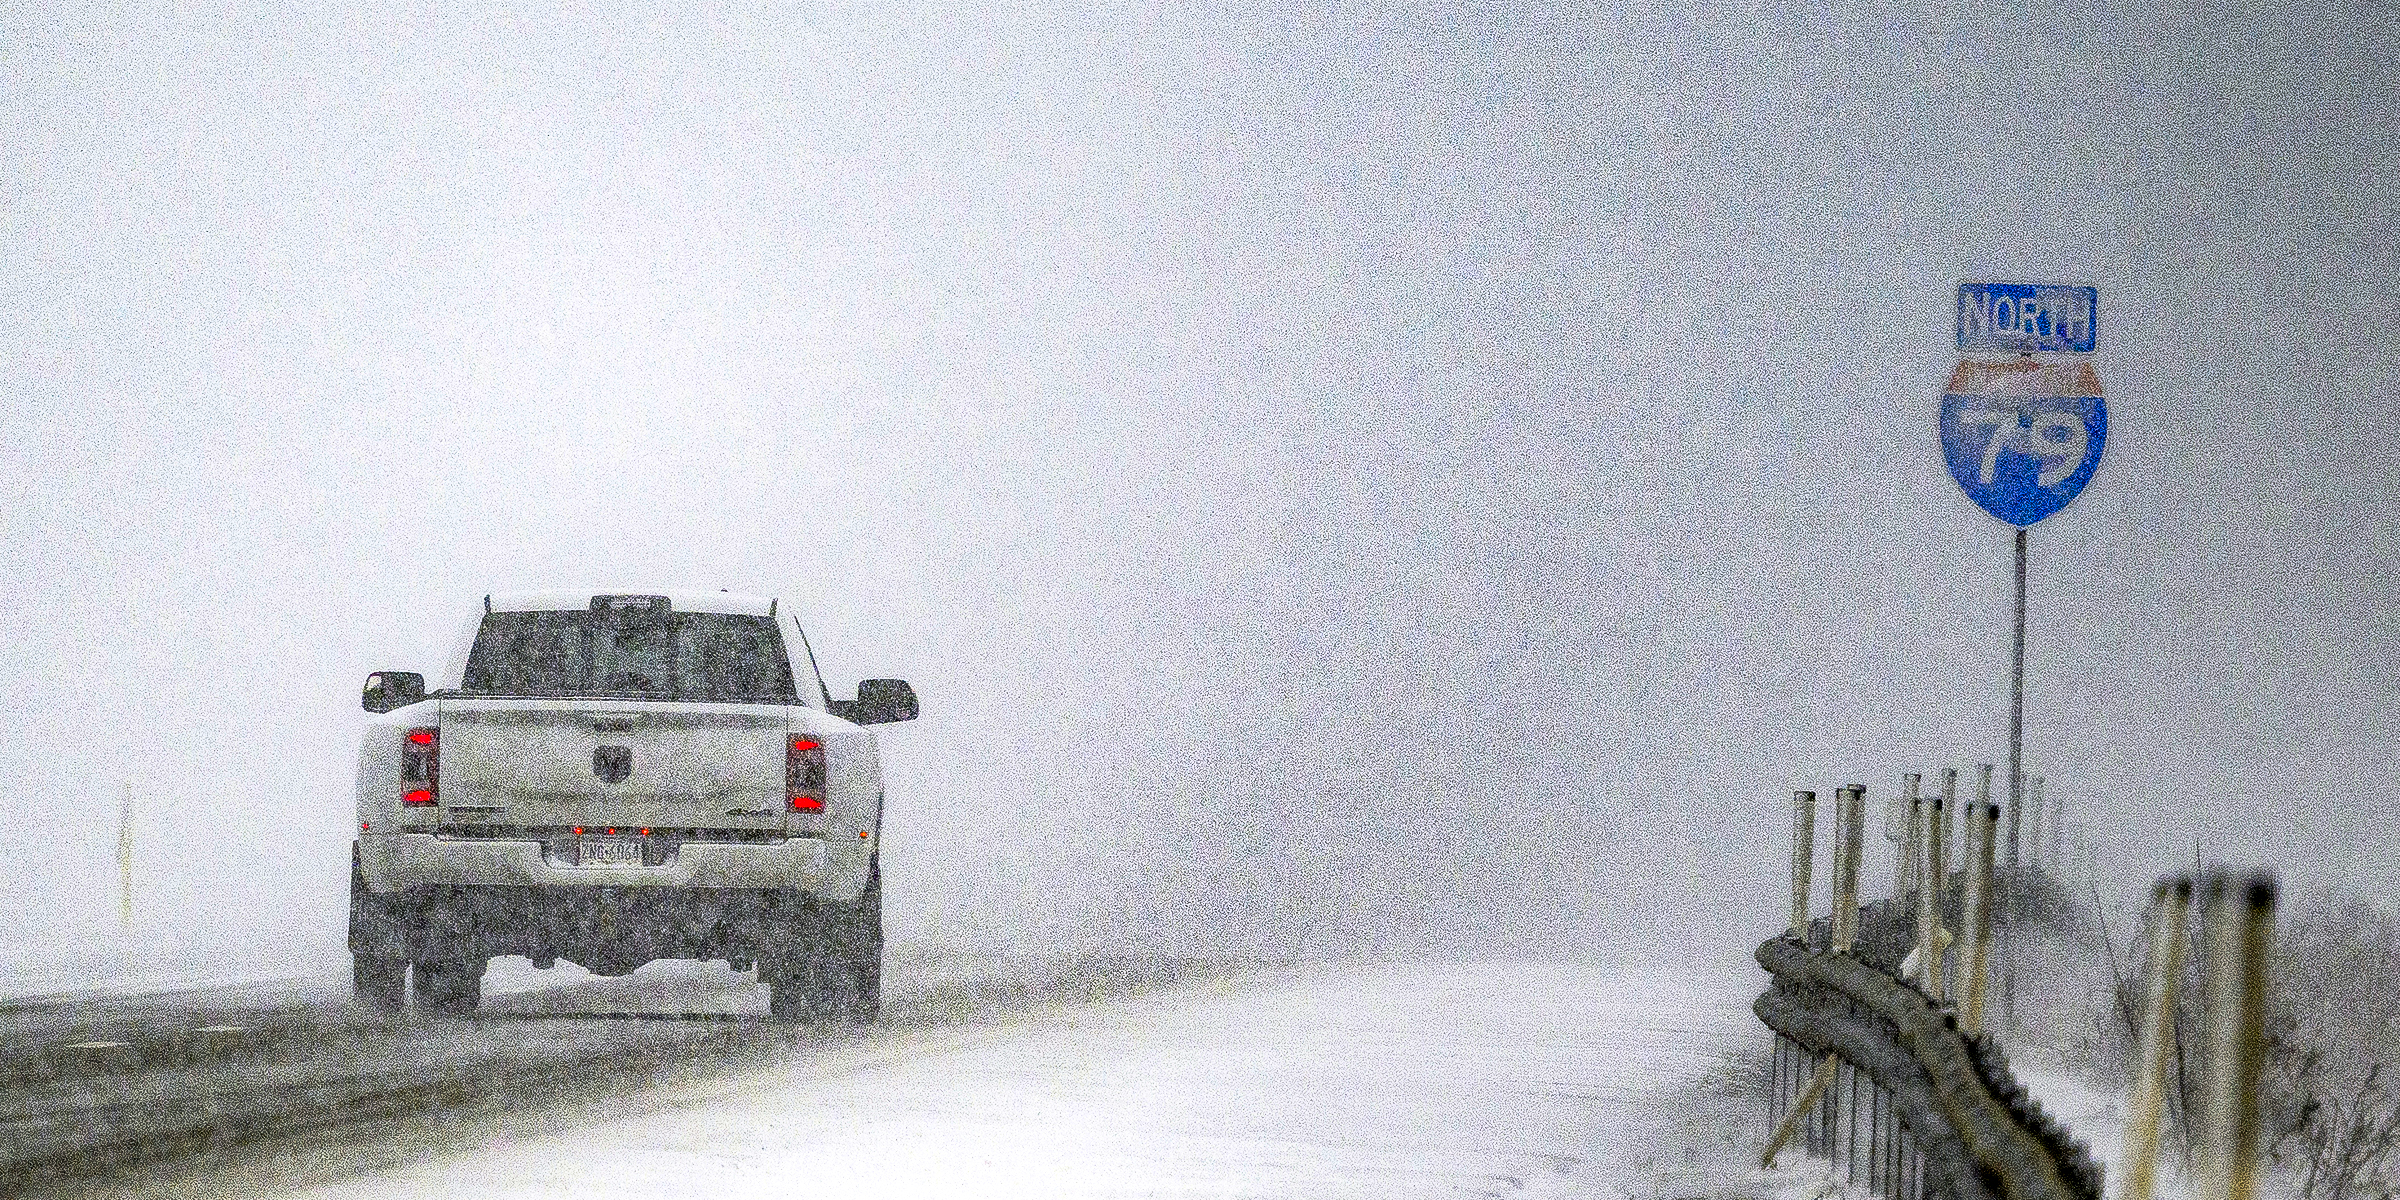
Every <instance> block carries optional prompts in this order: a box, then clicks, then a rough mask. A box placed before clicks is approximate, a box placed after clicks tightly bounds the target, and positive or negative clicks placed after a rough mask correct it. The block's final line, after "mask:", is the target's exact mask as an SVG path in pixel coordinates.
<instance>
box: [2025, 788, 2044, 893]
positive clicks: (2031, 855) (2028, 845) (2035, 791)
mask: <svg viewBox="0 0 2400 1200" xmlns="http://www.w3.org/2000/svg"><path fill="white" fill-rule="evenodd" d="M2025 786H2026V788H2027V789H2028V790H2030V791H2031V792H2032V797H2031V799H2030V800H2028V801H2027V803H2026V811H2025V815H2026V817H2027V818H2028V819H2029V820H2031V821H2032V824H2031V825H2030V826H2028V827H2027V828H2026V830H2025V857H2026V863H2027V865H2029V866H2031V867H2032V868H2033V869H2034V870H2036V871H2039V870H2041V869H2042V862H2043V861H2044V860H2043V858H2042V777H2041V776H2039V775H2036V776H2034V777H2033V778H2031V779H2028V780H2026V781H2025Z"/></svg>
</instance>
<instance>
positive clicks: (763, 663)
mask: <svg viewBox="0 0 2400 1200" xmlns="http://www.w3.org/2000/svg"><path fill="white" fill-rule="evenodd" d="M461 690H463V691H467V692H476V693H481V694H484V695H492V696H567V697H580V696H594V697H610V698H619V699H623V698H633V699H650V700H714V701H743V700H756V701H767V702H771V703H779V704H791V703H795V702H797V701H798V699H799V694H798V692H797V691H796V690H795V689H794V688H793V686H792V668H791V660H790V659H789V658H788V657H786V656H785V654H784V652H783V637H782V635H781V634H780V633H778V632H777V631H776V629H775V619H774V618H773V617H752V616H741V615H738V614H731V613H676V614H674V615H672V616H669V617H667V618H665V619H663V620H661V619H656V618H651V617H648V616H641V617H635V618H627V617H620V616H616V615H613V614H609V613H602V612H584V611H576V612H500V613H487V614H485V616H484V618H483V626H482V628H480V629H478V630H476V632H475V646H474V649H472V650H470V651H468V652H467V672H466V678H465V679H464V680H462V681H461Z"/></svg>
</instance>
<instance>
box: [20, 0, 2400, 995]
mask: <svg viewBox="0 0 2400 1200" xmlns="http://www.w3.org/2000/svg"><path fill="white" fill-rule="evenodd" d="M2395 24H2396V18H2395V16H2394V14H2393V12H2392V10H2390V9H2389V8H2388V7H2378V6H2375V5H2371V4H2369V5H2351V6H2347V7H2344V6H2339V5H2335V6H2320V7H2317V8H2313V9H2312V8H2304V7H2302V6H2288V7H2287V8H2285V9H2282V10H2279V11H2278V12H2276V13H2272V14H2252V15H2236V14H2229V13H2226V12H2223V11H2219V10H2215V9H2210V10H2208V11H2205V12H2194V11H2184V10H2179V9H2174V8H2170V7H2162V6H2155V5H2151V6H2142V7H2140V8H2139V9H2138V10H2137V11H2136V12H2135V13H2133V14H2131V15H2128V14H2119V13H2112V12H2103V11H2090V10H2079V9H2062V8H2059V7H2057V6H2051V5H2043V6H2018V7H2012V6H1998V5H1984V6H1977V7H1974V8H1970V9H1964V10H1960V11H1956V12H1952V13H1947V14H1940V15H1935V16H1927V15H1923V14H1922V13H1921V11H1920V9H1919V8H1918V7H1917V6H1908V7H1906V8H1902V9H1895V10H1893V11H1891V12H1889V13H1864V14H1858V15H1855V16H1853V17H1850V18H1847V19H1845V20H1843V21H1840V22H1829V21H1827V20H1825V19H1824V18H1822V17H1819V16H1815V15H1806V14H1801V13H1798V12H1794V11H1787V10H1784V9H1780V8H1757V9H1751V10H1748V11H1744V12H1742V13H1739V14H1736V15H1729V16H1726V17H1723V18H1704V17H1701V16H1698V15H1695V14H1693V13H1689V12H1684V11H1681V10H1675V11H1667V12H1636V13H1629V14H1625V15H1617V16H1611V15H1598V14H1594V13H1592V12H1590V11H1588V10H1587V8H1586V6H1581V5H1565V6H1560V7H1559V8H1558V9H1557V10H1544V9H1533V8H1527V9H1519V10H1509V11H1503V12H1486V13H1481V14H1470V13H1462V12H1456V11H1450V10H1446V9H1440V8H1432V7H1420V8H1411V9H1406V10H1403V9H1399V8H1386V7H1374V8H1360V9H1338V10H1331V11H1328V10H1318V9H1308V10H1294V9H1268V8H1225V9H1206V8H1201V7H1197V6H1186V5H1175V6H1168V7H1166V8H1165V9H1164V10H1163V11H1158V10H1146V9H1134V8H1114V9H1108V10H1105V11H1095V10H1085V11H1080V12H1076V13H1064V14H1062V13H1043V12H1036V11H1026V10H1018V11H1012V12H1010V13H1007V14H999V15H996V14H993V13H990V12H985V11H980V10H978V9H977V8H974V7H962V8H960V9H956V10H952V9H943V8H920V9H909V10H896V9H889V8H871V7H859V8H838V7H832V6H806V5H798V6H775V7H772V8H767V7H744V8H739V9H720V10H713V11H710V12H706V13H686V12H682V11H679V10H662V11H660V12H657V13H652V14H646V15H645V14H630V15H629V14H626V13H623V12H616V11H590V10H533V9H522V10H517V11H514V12H513V13H511V14H508V15H503V16H482V15H468V14H461V13H455V12H448V11H442V10H435V9H413V8H412V9H405V10H392V9H390V8H388V7H378V8H374V9H361V10H357V11H339V10H321V9H306V10H302V9H288V10H276V11H272V12H261V13H255V14H251V15H245V16H239V17H222V18H220V17H181V16H173V17H162V16H157V15H153V14H143V13H138V12H113V13H111V12H103V13H100V14H97V15H95V14H94V13H93V12H91V11H90V10H89V8H88V7H87V6H82V5H76V6H69V7H66V8H61V9H55V10H54V9H47V8H42V7H38V6H32V5H22V4H10V5H6V6H5V7H0V26H4V27H5V36H0V415H4V418H5V426H4V428H5V431H6V436H5V437H4V438H0V594H5V596H6V597H7V600H8V604H9V607H10V608H11V610H12V611H13V613H14V614H15V633H14V635H13V636H11V637H10V638H8V639H6V640H5V641H4V642H0V729H4V730H5V733H4V734H0V772H4V773H5V776H6V778H7V779H8V781H9V783H8V785H7V789H6V793H5V799H0V837H4V838H5V840H6V842H7V843H8V844H10V845H13V846H16V847H18V848H19V850H18V854H19V855H20V857H21V861H20V862H19V864H18V865H17V866H15V867H13V868H12V870H11V871H10V872H8V873H7V878H6V880H5V881H4V882H0V903H5V904H7V905H9V906H10V907H12V908H18V909H19V911H21V912H24V913H28V914H31V915H30V918H29V919H28V920H27V921H26V922H25V923H24V927H23V929H22V931H12V932H11V933H9V934H0V937H10V936H14V937H20V938H24V939H27V940H32V941H41V940H45V939H54V938H78V937H84V936H88V935H91V931H92V930H93V928H94V927H95V925H104V924H106V920H105V918H106V917H107V916H108V915H109V913H110V910H111V909H112V907H113V899H112V895H113V878H112V874H111V872H112V866H111V857H110V852H111V847H112V845H113V839H114V815H115V808H116V797H117V795H118V793H119V791H120V789H121V788H123V787H125V786H127V785H128V784H130V786H131V787H132V788H133V790H134V792H135V795H136V797H137V808H138V810H139V812H140V822H141V827H142V830H143V836H144V841H143V843H142V846H143V849H142V853H141V862H142V864H143V877H142V878H143V882H142V897H143V911H144V920H145V922H150V923H152V924H151V926H150V927H151V928H152V929H154V930H156V931H157V936H162V937H187V936H204V937H232V938H240V937H245V936H248V935H247V934H246V933H245V932H243V931H246V930H251V929H255V928H259V927H264V926H266V925H270V924H274V923H277V922H281V923H285V924H305V923H308V922H312V921H320V920H321V923H322V924H323V927H324V930H325V942H324V944H325V945H327V946H331V945H334V944H335V943H336V942H337V941H338V937H339V920H340V918H339V906H340V902H341V892H342V886H343V881H344V879H345V874H346V862H345V860H346V855H345V854H344V849H345V847H344V845H343V843H344V841H345V840H346V837H347V834H346V831H347V830H348V829H349V827H350V825H349V821H350V805H351V800H350V784H351V780H350V772H351V758H352V754H353V750H354V739H355V737H356V727H357V721H358V716H357V710H356V707H355V703H356V701H355V697H356V692H357V687H358V684H359V681H360V679H361V678H362V677H363V676H364V675H365V673H366V672H367V671H369V670H372V669H377V668H400V669H409V668H415V669H422V670H427V671H431V670H434V669H437V668H438V667H439V665H440V662H441V659H442V657H443V654H444V652H445V650H446V639H447V638H448V636H449V635H450V632H451V630H452V628H453V626H454V624H455V623H456V621H457V619H458V616H459V614H460V613H461V612H462V611H464V610H465V609H466V608H468V607H469V606H472V605H473V604H475V603H476V602H477V601H478V599H479V598H480V597H481V595H482V594H483V593H484V592H486V591H490V590H494V589H505V588H509V587H516V586H527V585H546V584H552V583H562V584H576V583H582V582H593V583H602V584H607V583H625V584H664V585H678V586H701V587H718V586H722V587H730V588H734V589H737V590H756V591H765V592H770V593H775V594H779V595H781V596H783V597H785V598H786V599H787V600H788V601H790V602H793V603H796V604H798V605H800V606H801V608H802V611H803V613H804V614H805V618H804V619H806V620H808V621H809V622H810V625H811V629H812V636H813V638H814V640H815V644H816V646H817V650H818V653H819V656H820V658H821V659H822V660H823V661H824V663H825V666H826V670H827V673H828V675H829V676H831V677H833V682H834V684H835V686H836V687H837V689H846V688H847V686H848V685H850V684H851V683H852V682H854V681H855V680H856V679H857V678H858V677H859V676H862V675H871V674H897V675H902V676H905V677H907V678H909V679H910V680H912V681H913V682H914V683H915V684H916V685H917V687H918V689H919V691H920V692H921V693H922V694H923V695H924V697H925V705H926V714H927V715H926V719H925V720H924V721H922V722H920V723H919V724H917V725H915V726H911V727H902V728H899V729H896V730H894V731H893V732H892V733H891V734H890V735H889V736H888V738H887V740H886V751H885V757H886V761H887V770H888V773H889V775H890V778H891V781H892V790H893V794H894V808H893V816H892V819H891V823H890V836H891V848H890V850H889V851H888V857H887V866H888V867H889V869H890V876H891V878H892V880H893V891H894V895H893V898H892V903H893V907H894V911H895V914H896V917H897V919H899V920H901V921H902V922H903V924H904V925H905V926H906V928H907V929H908V930H909V932H911V933H914V934H918V935H921V936H927V937H937V938H944V939H963V940H973V939H980V938H1005V939H1009V940H1011V941H1013V942H1020V943H1022V942H1027V941H1041V940H1045V939H1051V938H1069V939H1086V940H1097V941H1108V940H1122V939H1145V940H1146V939H1156V940H1163V941H1166V942H1169V943H1173V944H1181V945H1215V944H1234V945H1242V946H1254V947H1262V948H1268V949H1288V948H1291V947H1293V946H1336V945H1348V944H1353V943H1355V942H1358V941H1366V942H1369V943H1382V944H1407V943H1412V942H1415V941H1419V940H1425V939H1433V940H1445V941H1455V940H1459V939H1462V938H1481V937H1488V938H1492V939H1495V940H1498V941H1500V942H1504V943H1509V944H1531V945H1537V946H1544V947H1550V948H1563V947H1569V946H1600V947H1609V948H1625V949H1632V950H1639V949H1641V948H1643V947H1648V946H1654V945H1656V944H1658V943H1659V939H1660V937H1661V936H1662V931H1665V930H1670V929H1676V928H1680V927H1683V926H1687V925H1689V924H1691V923H1693V922H1705V923H1706V924H1707V927H1708V930H1709V932H1708V933H1707V934H1706V935H1705V936H1706V937H1707V938H1708V939H1711V941H1710V944H1712V945H1719V944H1721V945H1723V946H1725V947H1733V946H1736V945H1738V944H1739V943H1740V942H1741V941H1742V940H1743V939H1745V938H1748V937H1749V936H1751V935H1753V934H1762V933H1764V932H1765V931H1766V926H1768V925H1770V924H1771V923H1772V921H1773V919H1774V918H1773V913H1774V911H1775V904H1776V903H1777V900H1776V895H1777V892H1776V888H1777V880H1778V878H1779V874H1778V873H1779V871H1780V870H1781V868H1780V867H1779V866H1778V865H1777V859H1778V857H1779V856H1780V855H1781V854H1782V853H1783V838H1784V832H1783V826H1782V820H1783V818H1782V813H1783V811H1784V809H1783V805H1784V804H1785V800H1784V799H1783V797H1784V795H1785V794H1786V791H1787V789H1789V788H1791V787H1794V786H1817V787H1830V786H1832V785H1834V784H1836V783H1839V782H1846V781H1849V780H1852V779H1858V780H1863V781H1865V782H1866V783H1868V784H1869V785H1870V788H1871V789H1873V791H1874V794H1875V795H1878V796H1880V795H1882V794H1885V793H1886V792H1887V791H1888V790H1889V789H1890V788H1892V787H1894V786H1896V783H1897V776H1898V773H1899V772H1900V771H1902V770H1906V769H1931V768H1934V767H1937V766H1939V765H1941V764H1942V763H1945V762H1953V763H1958V764H1960V765H1962V766H1963V765H1967V764H1971V763H1973V762H1976V761H2004V756H2005V745H2004V742H2003V740H2002V739H2003V734H2004V718H2005V703H2006V666H2007V663H2006V655H2007V628H2006V621H2007V616H2008V613H2007V586H2008V566H2009V563H2008V533H2007V530H2006V528H2005V527H2003V526H2001V525H1999V524H1997V523H1996V522H1994V521H1992V520H1991V519H1990V518H1988V517H1986V516H1984V515H1983V514H1982V513H1981V512H1980V511H1978V510H1976V509H1975V508H1974V507H1973V506H1972V505H1970V504H1969V503H1968V502H1967V501H1966V500H1965V499H1964V498H1963V497H1962V496H1960V495H1959V494H1958V491H1957V488H1956V487H1955V485H1953V484H1952V483H1951V481H1950V479H1949V477H1948V476H1947V474H1946V473H1945V472H1944V470H1943V467H1942V464H1941V458H1940V453H1939V448H1938V445H1937V443H1936V441H1935V439H1934V434H1933V429H1934V419H1935V413H1936V410H1937V405H1938V399H1939V391H1940V387H1941V384H1942V382H1943V380H1944V379H1945V378H1946V376H1947V373H1948V369H1949V367H1950V365H1951V362H1952V360H1953V359H1954V357H1955V353H1954V350H1953V348H1952V346H1951V344H1950V340H1949V339H1950V327H1949V320H1950V305H1951V300H1952V291H1953V288H1954V286H1955V284H1956V282H1957V281H1958V280H1959V279H1961V278H1969V277H1982V276H2000V277H2010V278H2018V277H2022V278H2034V279H2043V278H2069V279H2079V280H2088V281H2092V282H2096V283H2097V284H2098V285H2099V287H2100V289H2101V303H2102V317H2101V334H2100V353H2099V356H2098V359H2097V364H2098V369H2099V372H2100V376H2101V378H2102V380H2103V382H2104V384H2105V385H2106V388H2107V394H2108V403H2109V407H2110V410H2111V422H2110V431H2109V440H2108V457H2107V460H2106V461H2105V462H2104V463H2103V465H2102V466H2101V468H2100V471H2099V474H2098V476H2097V478H2096V480H2095V481H2094V483H2093V484H2092V486H2091V488H2090V490H2089V491H2088V492H2087V493H2086V494H2085V495H2084V496H2083V498H2082V499H2080V500H2078V501H2077V502H2076V503H2075V505H2074V506H2073V507H2071V508H2069V509H2068V510H2067V511H2066V512H2065V513H2064V514H2062V515H2060V516H2059V517H2056V518H2054V519H2052V520H2051V521H2049V522H2046V523H2045V524H2043V525H2042V526H2040V527H2038V528H2037V529H2036V530H2035V531H2034V535H2033V571H2032V597H2033V626H2032V651H2031V658H2030V665H2029V681H2028V707H2027V722H2028V725H2027V727H2028V743H2029V750H2028V753H2029V758H2030V760H2031V762H2032V764H2033V766H2032V769H2036V770H2041V771H2044V772H2045V773H2047V774H2048V775H2049V777H2050V778H2051V780H2052V781H2053V783H2052V787H2053V789H2054V791H2055V792H2056V793H2057V794H2059V795H2062V796H2064V797H2066V798H2067V799H2068V800H2069V802H2070V803H2071V804H2072V805H2073V806H2074V807H2075V808H2076V809H2077V810H2078V812H2079V813H2080V814H2081V816H2082V818H2083V819H2084V820H2086V821H2088V822H2090V823H2091V824H2092V825H2093V826H2094V828H2095V833H2096V836H2097V837H2098V838H2099V839H2100V841H2101V843H2102V844H2103V845H2104V846H2105V847H2107V848H2108V849H2109V850H2110V852H2111V855H2112V857H2111V861H2112V862H2115V863H2118V864H2121V865H2122V869H2123V870H2124V872H2125V879H2124V884H2123V886H2124V888H2125V890H2127V891H2128V892H2130V891H2131V890H2132V889H2134V888H2135V887H2137V886H2138V885H2140V884H2141V883H2143V882H2145V881H2146V879H2147V877H2148V875H2149V873H2151V872H2152V871H2154V870H2157V869H2161V868H2164V867H2167V866H2171V865H2173V864H2174V863H2176V862H2179V861H2183V860H2184V859H2186V858H2188V856H2189V854H2190V853H2191V849H2192V844H2193V840H2194V839H2195V838H2200V839H2202V840H2204V841H2206V842H2208V843H2209V844H2210V845H2212V846H2215V847H2219V848H2221V849H2222V850H2224V852H2226V853H2227V854H2229V855H2232V856H2234V857H2237V858H2241V859H2263V860H2267V861H2270V862H2273V863H2275V864H2278V865H2281V866H2282V867H2283V868H2284V869H2285V871H2286V873H2287V875H2290V876H2291V877H2293V878H2294V879H2296V880H2301V881H2317V880H2323V879H2329V878H2348V879H2351V880H2354V881H2368V880H2380V881H2383V882H2385V883H2390V882H2393V881H2395V880H2396V879H2400V864H2396V863H2395V861H2394V859H2395V857H2396V856H2395V854H2394V852H2393V850H2392V846H2393V841H2392V838H2391V835H2390V833H2389V820H2390V818H2389V816H2388V814H2389V813H2391V812H2392V811H2394V809H2395V807H2400V785H2396V784H2395V783H2394V781H2393V775H2392V770H2391V768H2390V765H2389V764H2390V763H2392V762H2393V761H2394V760H2395V758H2396V757H2400V722H2396V719H2395V717H2394V715H2393V713H2394V703H2395V698H2396V693H2400V687H2396V683H2400V668H2396V667H2395V665H2394V663H2395V660H2396V659H2400V605H2395V603H2394V584H2395V579H2396V578H2400V449H2396V447H2400V398H2396V396H2395V390H2396V386H2400V351H2396V350H2395V340H2394V339H2395V335H2396V334H2400V315H2395V314H2400V307H2395V305H2394V302H2393V296H2394V295H2395V291H2396V285H2400V218H2396V217H2395V215H2394V214H2395V212H2400V194H2396V193H2400V187H2396V182H2395V181H2396V180H2400V135H2396V134H2395V130H2400V105H2396V101H2395V97H2396V96H2400V69H2395V67H2394V65H2393V64H2394V63H2395V62H2400V33H2396V31H2395ZM25 860H29V861H25ZM20 906H21V907H20Z"/></svg>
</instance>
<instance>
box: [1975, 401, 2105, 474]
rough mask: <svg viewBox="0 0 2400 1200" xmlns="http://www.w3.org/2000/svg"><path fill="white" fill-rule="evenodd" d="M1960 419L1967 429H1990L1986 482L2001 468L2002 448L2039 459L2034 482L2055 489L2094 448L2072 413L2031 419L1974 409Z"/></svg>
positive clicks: (2080, 420) (2079, 419)
mask: <svg viewBox="0 0 2400 1200" xmlns="http://www.w3.org/2000/svg"><path fill="white" fill-rule="evenodd" d="M1958 422H1959V424H1961V425H1964V426H1967V427H1968V428H1976V427H1979V426H1980V427H1983V428H1985V429H1987V430H1989V431H1990V432H1989V440H1988V441H1987V442H1986V443H1985V445H1984V448H1983V469H1982V471H1981V472H1980V475H1981V477H1982V481H1983V482H1984V483H1985V484H1989V483H1991V482H1992V473H1993V472H1994V471H1996V470H1998V469H1999V466H2000V452H2001V451H2002V450H2014V451H2016V452H2017V453H2019V454H2023V455H2026V456H2027V457H2030V458H2038V459H2040V460H2041V462H2042V472H2041V474H2039V475H2037V476H2035V477H2034V482H2035V483H2038V484H2040V485H2041V486H2043V487H2045V488H2054V487H2057V486H2058V485H2059V484H2061V483H2064V482H2066V479H2067V476H2069V475H2072V474H2074V473H2075V468H2077V467H2079V466H2082V465H2083V455H2084V452H2085V451H2086V450H2088V449H2090V448H2091V434H2090V433H2089V432H2088V431H2087V430H2085V429H2084V427H2083V418H2082V417H2081V416H2078V415H2076V414H2075V413H2071V412H2060V411H2056V410H2053V411H2050V412H2045V413H2035V414H2033V416H2032V418H2031V421H2030V422H2028V420H2027V418H2026V417H2025V416H2023V415H2021V414H2018V413H2014V412H2006V411H2003V410H2000V409H1996V408H1971V409H1968V410H1967V411H1965V412H1962V413H1960V414H1958Z"/></svg>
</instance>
